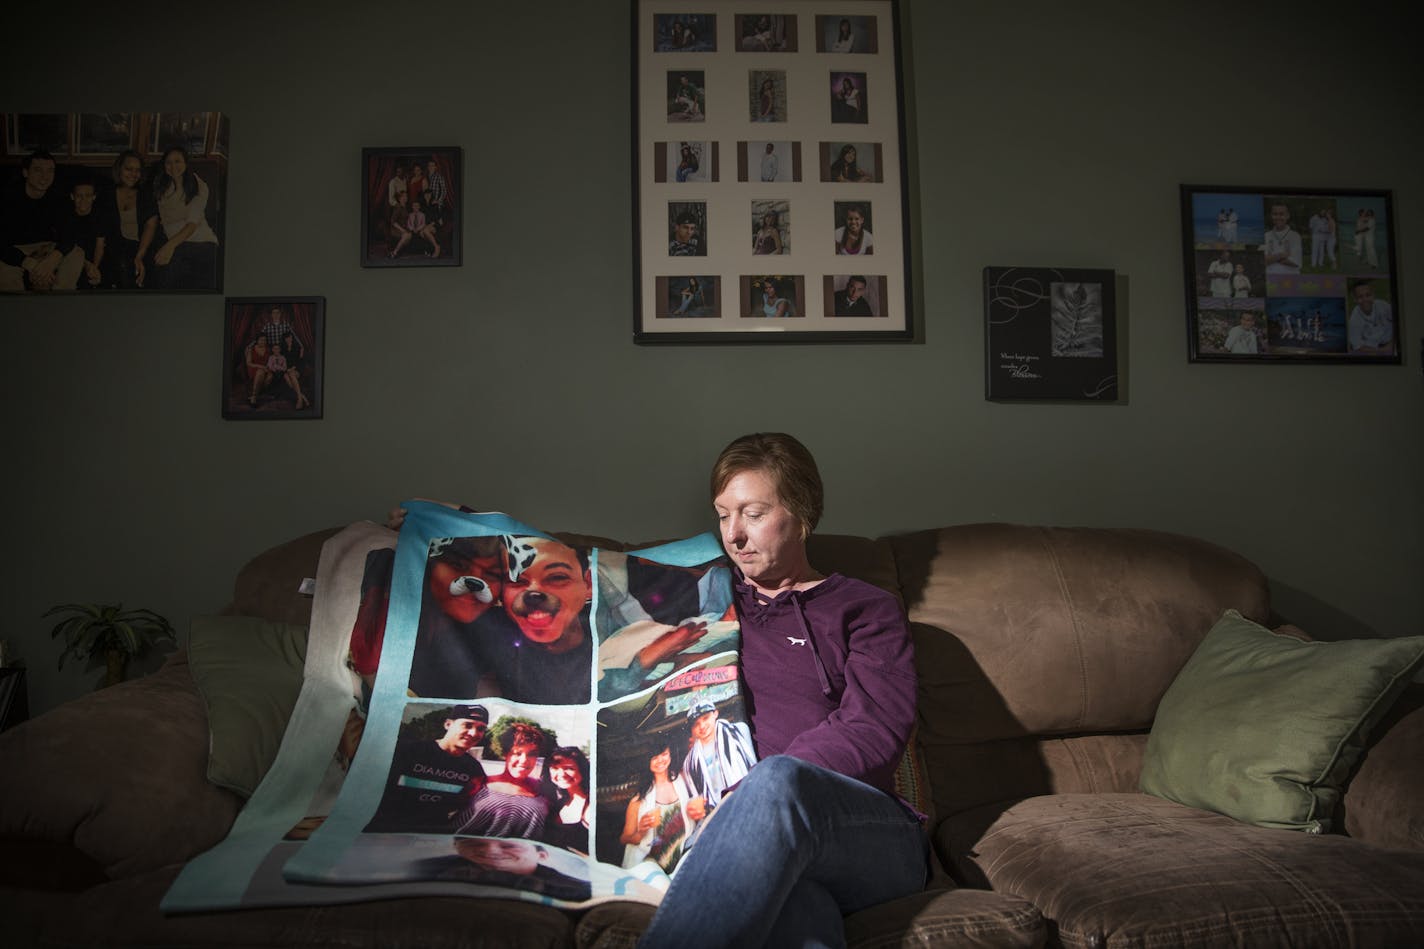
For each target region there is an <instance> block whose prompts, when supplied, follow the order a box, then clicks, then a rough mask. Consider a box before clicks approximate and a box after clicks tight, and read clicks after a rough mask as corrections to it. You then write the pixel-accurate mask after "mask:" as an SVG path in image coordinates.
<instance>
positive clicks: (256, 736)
mask: <svg viewBox="0 0 1424 949" xmlns="http://www.w3.org/2000/svg"><path fill="white" fill-rule="evenodd" d="M306 653H307V628H306V627H305V626H292V625H289V624H287V623H273V622H269V621H268V620H265V619H259V618H257V617H255V616H196V617H194V618H193V625H192V628H191V631H190V633H189V637H188V664H189V667H190V668H191V670H192V673H193V681H194V682H196V683H197V684H198V691H199V692H200V693H201V694H202V696H203V703H204V704H205V705H206V706H207V710H208V735H209V738H208V780H209V781H211V782H212V783H214V784H216V785H218V786H219V787H225V788H230V789H232V790H233V791H236V792H237V793H239V794H241V795H243V796H245V797H250V796H251V795H252V792H253V791H254V790H256V788H257V785H258V783H259V782H261V780H262V777H263V775H265V774H266V773H267V769H268V768H270V767H271V766H272V761H273V759H275V758H276V757H277V749H278V748H279V747H280V746H281V744H282V734H283V733H284V732H285V731H286V730H287V719H289V718H291V716H292V708H293V706H295V705H296V704H297V695H298V693H300V692H301V689H302V668H303V666H304V665H305V663H306Z"/></svg>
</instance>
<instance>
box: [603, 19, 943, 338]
mask: <svg viewBox="0 0 1424 949" xmlns="http://www.w3.org/2000/svg"><path fill="white" fill-rule="evenodd" d="M629 2H630V5H631V7H632V11H633V33H634V35H633V43H632V49H633V51H634V52H633V136H634V155H635V159H634V178H635V187H634V196H633V200H634V208H633V214H634V228H633V231H634V235H633V242H634V275H633V279H634V283H635V286H636V306H635V309H634V314H633V340H634V342H636V343H646V344H654V343H670V344H675V343H733V342H735V343H746V344H751V345H761V344H765V343H775V342H789V343H808V342H870V341H881V340H885V341H907V340H912V339H914V336H915V330H914V326H915V320H914V301H913V298H912V293H911V288H912V286H913V280H912V266H913V264H912V261H913V254H912V248H911V235H912V234H913V232H914V229H913V227H912V226H911V218H910V215H911V213H912V208H911V205H910V201H909V187H910V183H909V176H908V163H907V148H906V134H905V108H904V102H903V95H902V90H903V88H904V82H903V75H902V66H901V55H900V54H901V48H902V47H901V39H902V38H901V21H900V13H901V10H900V3H901V0H837V2H836V3H834V4H827V5H823V6H822V7H821V8H820V9H819V10H818V9H817V8H816V7H814V6H813V5H810V4H805V3H792V4H786V5H783V6H782V7H781V8H776V7H765V8H758V7H756V6H754V5H751V4H748V3H746V2H745V0H629ZM872 101H873V102H874V108H872V107H871V103H872ZM734 162H735V166H736V167H735V169H733V167H732V164H733V163H734ZM724 163H725V164H724ZM853 257H864V258H866V260H865V261H864V262H856V263H852V262H851V261H849V260H848V259H847V258H853ZM778 270H779V271H783V272H781V273H771V274H768V273H767V271H778Z"/></svg>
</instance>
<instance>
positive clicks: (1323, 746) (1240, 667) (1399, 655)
mask: <svg viewBox="0 0 1424 949" xmlns="http://www.w3.org/2000/svg"><path fill="white" fill-rule="evenodd" d="M1421 662H1424V636H1413V637H1407V638H1401V639H1377V640H1345V641H1341V642H1302V641H1300V640H1298V639H1296V638H1294V637H1292V636H1281V635H1277V634H1276V633H1273V632H1271V631H1270V630H1268V629H1266V628H1264V627H1262V626H1259V625H1257V624H1256V623H1252V622H1250V621H1249V620H1246V619H1244V618H1242V616H1241V614H1240V613H1237V612H1236V611H1235V610H1228V611H1227V612H1226V614H1225V615H1224V616H1223V617H1222V618H1221V620H1220V621H1219V622H1218V623H1217V624H1216V625H1215V626H1214V627H1213V628H1212V630H1211V632H1210V633H1209V634H1208V635H1207V637H1206V639H1204V640H1203V641H1202V643H1201V645H1200V646H1199V647H1198V648H1197V650H1196V652H1195V653H1194V654H1193V655H1192V657H1191V659H1190V660H1188V662H1187V664H1186V666H1185V667H1184V668H1183V669H1182V671H1181V673H1180V674H1179V675H1178V676H1177V678H1176V681H1175V682H1173V683H1172V687H1171V688H1169V689H1168V690H1167V694H1166V695H1164V696H1163V697H1162V704H1161V706H1160V707H1159V708H1158V710H1157V720H1156V722H1155V723H1154V724H1153V726H1152V736H1151V738H1149V739H1148V742H1147V753H1146V757H1145V759H1144V760H1143V764H1142V790H1144V791H1146V792H1148V793H1149V794H1156V795H1158V796H1160V797H1165V798H1167V799H1168V800H1172V801H1176V802H1177V803H1179V804H1186V805H1187V806H1189V807H1201V808H1205V809H1207V810H1212V811H1217V812H1218V813H1221V814H1227V815H1229V816H1231V817H1235V818H1237V819H1238V820H1243V821H1249V822H1251V823H1253V824H1260V825H1261V826H1263V827H1284V828H1289V829H1295V830H1305V831H1309V832H1312V833H1319V832H1321V831H1326V830H1329V829H1330V822H1331V819H1332V815H1333V813H1334V810H1335V804H1336V802H1337V801H1338V800H1339V797H1340V789H1341V787H1342V786H1343V785H1344V783H1345V780H1346V778H1347V777H1348V776H1349V774H1350V771H1351V770H1352V769H1353V768H1354V766H1355V764H1356V762H1357V761H1359V757H1360V753H1361V752H1362V751H1363V749H1364V744H1365V739H1366V737H1367V735H1368V733H1369V730H1370V727H1371V726H1372V725H1373V724H1374V723H1375V722H1377V721H1379V719H1380V718H1382V717H1383V716H1384V714H1385V713H1386V712H1388V711H1389V707H1390V705H1391V704H1393V702H1394V699H1395V698H1397V697H1398V695H1399V693H1400V692H1402V691H1404V688H1405V686H1407V685H1408V684H1409V681H1410V679H1411V677H1412V676H1413V674H1414V670H1415V669H1417V668H1418V667H1419V664H1420V663H1421Z"/></svg>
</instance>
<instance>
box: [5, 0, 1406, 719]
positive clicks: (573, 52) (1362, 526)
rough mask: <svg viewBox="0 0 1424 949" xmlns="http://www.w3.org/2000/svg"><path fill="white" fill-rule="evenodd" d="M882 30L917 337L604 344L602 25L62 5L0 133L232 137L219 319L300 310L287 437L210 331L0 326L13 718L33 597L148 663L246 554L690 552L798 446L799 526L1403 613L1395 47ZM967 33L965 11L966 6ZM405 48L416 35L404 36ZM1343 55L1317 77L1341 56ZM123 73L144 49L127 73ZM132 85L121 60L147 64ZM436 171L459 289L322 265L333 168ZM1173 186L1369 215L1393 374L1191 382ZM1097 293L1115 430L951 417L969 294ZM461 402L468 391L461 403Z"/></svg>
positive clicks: (622, 191) (609, 239)
mask: <svg viewBox="0 0 1424 949" xmlns="http://www.w3.org/2000/svg"><path fill="white" fill-rule="evenodd" d="M990 6H991V5H989V4H968V3H945V2H938V0H936V2H930V0H913V2H910V3H909V4H908V9H907V11H906V13H907V16H906V20H907V26H908V30H909V40H908V44H909V49H908V50H907V51H906V59H907V61H908V63H909V70H910V71H909V74H908V77H907V78H908V85H909V87H910V97H911V125H912V136H913V141H912V143H911V154H912V157H913V158H914V161H915V166H916V167H915V173H916V197H917V199H918V207H919V217H918V226H919V232H920V240H919V258H920V263H921V266H922V271H921V272H922V274H925V275H927V276H925V277H924V280H923V283H924V286H923V290H924V293H923V296H922V299H923V305H922V313H921V314H920V319H921V322H922V326H923V342H922V343H921V344H913V345H911V344H892V345H860V346H833V345H820V346H796V347H750V348H749V347H739V346H690V347H660V348H641V347H636V346H634V345H633V344H632V342H631V332H630V328H631V319H630V315H629V312H630V311H629V308H630V305H631V300H632V290H631V287H630V273H631V241H630V237H629V234H628V221H629V207H630V201H631V198H632V194H631V186H630V175H629V167H628V166H629V160H630V155H631V144H630V143H631V126H630V120H629V95H628V84H629V79H630V67H629V56H628V42H629V39H628V26H629V24H628V16H627V13H626V11H627V7H626V5H625V4H623V3H621V2H617V3H614V2H609V3H598V4H594V3H586V2H574V0H544V2H540V3H523V4H496V5H489V4H484V3H469V2H444V0H431V2H428V3H425V4H423V5H419V6H411V7H406V8H403V9H404V10H405V11H406V15H405V16H403V17H398V18H394V19H393V18H392V17H391V15H390V12H389V11H390V10H391V7H390V5H389V4H385V3H380V4H378V3H371V2H366V0H359V2H346V3H341V4H315V3H307V4H293V3H283V4H276V3H244V4H231V3H228V4H221V5H215V4H207V3H201V2H200V3H194V4H188V5H180V6H178V7H175V8H172V10H171V13H170V12H169V11H165V12H164V14H163V16H162V17H161V18H160V17H159V16H158V15H157V14H151V13H148V12H146V11H144V12H142V13H140V14H139V15H135V14H134V13H133V12H132V11H131V8H127V7H119V6H116V5H114V4H112V3H103V4H100V3H93V2H89V0H85V2H83V3H80V4H73V5H70V6H69V7H67V8H66V9H69V10H77V11H80V12H82V14H83V15H75V16H71V17H70V18H69V19H70V21H71V22H72V23H76V24H82V26H83V28H82V29H59V28H56V29H53V30H50V31H48V32H47V33H44V34H31V35H27V36H26V37H25V38H24V39H23V41H21V40H20V39H19V38H18V37H11V38H10V40H9V42H8V43H7V46H8V47H9V48H8V49H7V50H6V56H5V58H4V59H5V62H4V65H3V67H0V68H3V70H4V76H3V86H0V88H3V89H4V90H5V91H4V95H5V97H6V99H7V101H6V102H4V103H0V106H3V107H4V109H5V110H6V111H26V112H65V111H72V110H81V109H82V110H101V109H154V110H158V109H220V110H222V111H224V112H227V113H229V114H230V115H231V118H232V150H233V154H232V172H231V177H230V184H229V198H230V208H231V213H230V216H229V219H228V229H227V271H226V273H227V283H226V288H225V290H226V292H227V293H228V294H230V295H234V296H240V295H258V294H268V295H301V294H320V295H324V296H325V297H326V298H327V307H328V309H327V313H328V327H327V335H326V340H327V384H326V392H325V395H326V417H325V419H323V420H322V421H319V422H269V423H254V424H243V423H235V422H224V421H223V420H222V419H221V418H220V417H219V414H218V404H217V402H218V397H217V391H218V377H219V372H220V368H219V367H220V362H221V348H222V343H221V326H222V315H223V304H222V299H221V298H220V297H216V296H185V297H178V298H173V297H163V298H159V297H152V296H134V297H127V298H120V299H114V298H110V297H105V298H103V299H34V298H22V299H15V298H10V299H4V300H0V307H3V321H4V323H3V325H4V327H5V330H6V334H7V341H6V344H5V346H4V351H5V353H6V355H7V357H8V358H7V359H6V360H5V362H6V368H5V370H4V372H3V373H0V379H3V382H0V386H3V389H0V392H3V404H4V406H5V409H4V411H5V418H6V421H7V424H6V432H7V439H6V440H7V442H8V446H7V447H8V451H7V454H8V456H9V458H10V464H9V466H8V467H9V468H11V469H12V472H13V473H12V476H11V478H10V479H8V480H9V483H10V484H11V485H12V486H13V487H12V488H11V495H10V498H11V500H10V505H9V506H10V511H9V515H8V518H7V521H8V530H7V534H8V543H6V544H5V545H4V553H3V555H0V556H3V558H4V562H3V569H0V577H3V578H4V580H3V583H4V596H3V600H0V602H3V606H0V611H3V621H2V622H0V637H5V638H8V639H9V640H11V643H12V645H13V646H15V647H17V648H18V649H19V651H20V653H21V655H22V656H23V658H24V659H25V660H27V662H28V665H29V666H30V668H31V683H30V684H31V699H32V703H33V705H34V706H35V707H37V708H38V709H44V708H47V707H49V706H52V705H54V704H56V703H58V702H60V701H63V700H65V699H67V698H70V697H73V696H75V695H77V694H80V693H82V692H83V691H85V690H87V689H88V688H90V687H91V686H92V684H93V683H94V682H95V681H96V680H97V677H98V676H97V673H96V672H93V671H88V672H85V671H83V670H80V669H77V668H74V667H70V666H66V668H65V670H64V671H63V672H62V673H58V674H57V673H56V672H55V670H54V658H55V656H56V650H55V648H54V646H53V644H52V643H51V642H50V641H49V639H48V636H47V630H48V627H49V622H48V621H45V620H41V619H40V614H41V613H42V612H43V611H44V609H45V608H46V607H48V606H50V605H51V604H54V603H60V602H69V601H75V600H122V601H123V602H124V603H126V604H128V605H130V606H138V605H143V606H149V607H152V608H155V609H157V610H159V611H161V612H163V613H165V614H167V615H169V616H170V617H172V618H173V619H174V620H175V621H176V622H177V623H178V624H179V625H180V626H182V627H184V628H186V626H187V622H188V620H189V618H190V617H191V616H193V615H195V614H200V613H204V612H210V611H214V610H216V609H218V608H219V607H221V606H222V604H223V603H224V602H225V601H226V598H227V596H228V593H229V590H230V587H231V582H232V578H233V575H234V573H235V572H236V570H237V569H238V567H239V566H240V565H241V564H242V563H243V562H244V561H245V560H246V559H247V558H249V557H250V556H252V555H253V554H255V553H256V552H258V551H260V550H262V549H263V548H265V547H267V546H270V545H272V544H274V543H277V542H280V541H282V540H285V539H287V538H290V537H293V536H296V535H298V534H300V533H304V532H306V531H309V530H313V529H317V528H320V527H323V526H327V525H333V524H338V523H345V522H349V521H352V520H355V519H360V518H367V517H369V518H379V517H380V516H381V515H382V514H383V512H384V511H385V510H386V509H387V508H388V507H390V506H391V505H392V504H393V503H394V502H395V501H397V500H399V499H401V498H403V497H407V496H412V495H423V496H434V497H445V498H452V499H461V500H466V501H468V502H470V503H472V504H475V505H477V506H482V507H490V508H498V509H503V510H507V511H509V512H511V513H514V514H516V515H518V516H520V517H522V518H524V519H526V520H528V521H530V522H532V523H534V524H537V525H541V526H545V527H547V528H549V529H571V530H583V531H588V532H597V533H604V534H611V535H615V536H621V537H625V538H628V539H640V538H653V537H666V536H673V535H679V534H683V533H689V532H692V531H693V530H695V529H700V528H702V527H705V526H708V521H709V519H708V517H707V516H706V515H707V503H706V496H705V487H704V484H705V480H704V479H705V471H706V468H707V466H708V464H709V463H710V461H711V459H712V457H713V456H714V455H715V453H716V451H717V450H718V449H719V448H720V447H721V446H722V445H723V444H724V443H725V442H726V441H727V440H729V439H730V438H731V437H733V436H735V435H737V434H739V433H741V432H743V431H747V430H759V429H785V430H790V431H793V432H796V433H798V434H799V435H800V437H801V438H803V439H804V440H805V441H806V442H807V443H808V444H809V445H810V446H811V448H812V449H813V451H815V453H816V454H817V456H818V458H819V459H820V461H821V465H822V468H823V471H824V474H825V477H826V480H827V482H828V485H829V489H830V491H829V500H828V504H827V514H826V519H825V522H824V524H823V525H822V526H823V529H825V530H828V531H831V532H853V533H871V534H879V533H889V532H896V531H904V530H908V529H913V528H917V527H928V526H937V525H942V524H950V523H959V522H969V521H978V520H1007V521H1019V522H1029V523H1052V524H1089V525H1114V526H1117V525H1120V526H1139V527H1152V528H1161V529H1167V530H1175V531H1181V532H1185V533H1189V534H1194V535H1197V536H1201V537H1206V538H1209V539H1211V540H1214V541H1217V542H1219V543H1222V544H1225V545H1227V546H1229V547H1232V548H1234V549H1236V550H1238V551H1240V552H1241V553H1243V554H1245V555H1246V556H1248V557H1250V558H1252V559H1253V560H1255V561H1256V562H1257V563H1259V564H1260V565H1261V566H1262V568H1263V569H1264V570H1265V571H1266V572H1267V574H1268V575H1269V576H1270V577H1271V578H1272V581H1273V585H1274V588H1275V591H1276V601H1277V606H1278V608H1279V609H1280V610H1281V612H1282V613H1284V614H1285V615H1287V616H1288V617H1290V618H1292V619H1295V620H1296V621H1298V622H1300V623H1302V624H1303V625H1305V626H1307V627H1308V628H1309V629H1310V630H1311V631H1312V632H1314V633H1316V634H1317V635H1321V636H1324V637H1331V638H1333V637H1339V636H1342V635H1400V634H1405V633H1417V632H1419V631H1420V629H1421V626H1424V623H1421V620H1424V584H1421V583H1420V582H1419V578H1420V572H1421V570H1420V568H1421V565H1424V552H1421V528H1424V512H1421V500H1424V492H1421V485H1424V477H1422V476H1424V454H1421V438H1420V434H1421V421H1424V410H1422V409H1421V394H1422V393H1421V377H1420V372H1419V368H1420V367H1419V364H1418V360H1417V353H1418V345H1419V344H1418V336H1417V329H1418V326H1419V325H1420V323H1419V320H1420V316H1419V310H1418V307H1417V305H1414V303H1413V301H1414V300H1415V299H1417V298H1418V297H1417V295H1418V294H1424V266H1421V263H1420V258H1419V255H1418V253H1417V251H1414V250H1412V248H1414V247H1417V245H1415V244H1414V243H1413V242H1414V241H1415V240H1417V239H1418V234H1419V232H1420V221H1424V193H1421V183H1422V182H1421V172H1420V167H1421V166H1420V155H1421V154H1424V134H1421V120H1420V111H1419V108H1418V106H1419V102H1418V94H1419V90H1420V88H1421V84H1420V81H1419V80H1420V71H1419V67H1418V66H1417V62H1418V58H1417V50H1416V48H1415V44H1414V41H1413V38H1412V36H1411V34H1409V33H1408V32H1407V31H1405V30H1403V29H1401V28H1400V24H1399V23H1398V22H1397V20H1396V19H1395V18H1394V17H1393V15H1392V14H1388V15H1387V11H1386V10H1385V8H1384V7H1371V6H1365V7H1359V8H1352V9H1351V10H1350V11H1349V13H1348V17H1349V18H1350V29H1349V30H1348V31H1345V30H1343V29H1342V23H1341V21H1340V17H1341V16H1342V14H1341V12H1340V7H1339V6H1338V5H1335V4H1330V5H1327V4H1324V3H1316V2H1302V3H1296V4H1293V5H1292V6H1291V7H1290V11H1289V18H1288V19H1286V18H1279V19H1278V18H1275V17H1274V15H1272V16H1271V17H1268V16H1267V15H1266V14H1264V13H1257V12H1255V11H1254V10H1253V9H1251V7H1252V5H1248V4H1238V3H1199V4H1192V5H1190V6H1180V5H1174V6H1175V7H1176V8H1175V9H1174V10H1172V11H1169V12H1156V13H1152V12H1148V11H1147V10H1146V8H1145V7H1144V5H1142V4H1139V3H1129V2H1097V3H1088V4H1063V3H1057V2H1053V3H1050V2H1032V3H1017V4H1005V5H998V6H997V7H996V8H995V9H993V10H990V9H989V7H990ZM975 8H983V9H975ZM420 24H423V25H425V26H426V27H428V28H429V29H430V31H431V32H430V39H429V40H428V41H423V40H420V39H419V38H417V37H414V36H410V35H408V33H406V32H403V30H406V29H409V28H412V27H414V26H416V25H420ZM1346 32H1348V33H1349V34H1350V35H1351V36H1354V37H1356V38H1357V39H1359V40H1360V42H1359V43H1355V42H1353V41H1352V42H1346V41H1345V40H1346V36H1345V33H1346ZM158 50H163V52H162V53H161V54H160V53H158V52H157V51H158ZM145 51H152V52H145ZM411 144H417V145H420V144H440V145H443V144H459V145H462V146H463V147H464V149H465V170H466V176H467V182H468V185H469V187H468V189H467V190H468V192H469V193H468V195H467V197H466V200H465V210H466V214H467V217H466V230H465V240H466V251H465V263H464V266H463V267H460V268H450V269H426V270H408V271H399V272H390V271H372V270H363V269H361V268H360V267H358V266H357V262H356V243H357V221H358V216H359V201H358V193H359V183H358V166H359V160H358V159H359V153H360V149H361V148H362V146H377V145H411ZM1182 182H1198V183H1213V184H1215V183H1240V184H1280V185H1286V186H1289V185H1299V186H1309V185H1326V186H1360V187H1387V188H1391V189H1393V190H1394V198H1395V211H1396V216H1397V218H1398V230H1397V240H1398V248H1399V259H1400V261H1401V266H1402V275H1401V276H1402V279H1401V282H1402V286H1403V295H1402V299H1403V301H1404V302H1405V304H1406V306H1405V309H1404V317H1405V320H1406V323H1407V328H1408V329H1409V331H1410V333H1411V334H1413V335H1410V336H1408V337H1407V338H1406V347H1405V348H1406V353H1407V359H1408V363H1409V364H1408V365H1405V366H1400V367H1378V366H1315V365H1298V366H1249V365H1237V366H1222V365H1190V364H1188V362H1187V357H1186V341H1185V331H1184V326H1183V300H1182V298H1183V286H1182V273H1181V248H1180V240H1179V237H1178V231H1179V222H1178V218H1179V215H1178V204H1177V186H1178V184H1180V183H1182ZM988 264H994V265H1016V264H1023V265H1059V266H1069V267H1075V266H1077V267H1111V268H1114V269H1116V270H1117V272H1118V273H1119V275H1120V283H1121V286H1120V288H1119V290H1120V293H1119V300H1120V307H1121V317H1122V319H1123V321H1124V324H1125V325H1124V331H1123V332H1124V337H1125V346H1124V347H1123V350H1122V352H1123V354H1124V355H1123V365H1124V369H1125V372H1126V375H1127V379H1128V387H1127V400H1126V402H1125V403H1124V404H1121V405H1115V406H1094V405H1086V406H1084V405H1071V404H1054V405H996V404H991V403H988V402H986V401H984V397H983V386H984V382H983V368H982V367H983V326H982V322H983V321H982V308H981V294H980V272H981V269H982V268H983V267H984V266H985V265H988ZM481 368H485V369H489V370H490V371H489V372H487V373H485V374H483V375H482V374H481V373H480V372H479V370H480V369H481Z"/></svg>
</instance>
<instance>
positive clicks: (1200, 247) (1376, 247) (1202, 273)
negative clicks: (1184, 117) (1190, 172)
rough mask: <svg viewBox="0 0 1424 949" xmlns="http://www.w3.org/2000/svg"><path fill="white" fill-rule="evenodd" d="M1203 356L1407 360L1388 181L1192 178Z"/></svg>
mask: <svg viewBox="0 0 1424 949" xmlns="http://www.w3.org/2000/svg"><path fill="white" fill-rule="evenodd" d="M1181 205H1182V249H1183V256H1184V262H1183V270H1184V274H1185V289H1186V303H1187V347H1188V352H1189V354H1190V356H1189V358H1190V360H1191V361H1192V362H1250V363H1263V362H1275V363H1322V362H1333V363H1376V364H1387V365H1388V364H1399V363H1400V362H1401V361H1402V348H1401V340H1402V337H1403V330H1404V326H1403V308H1402V307H1401V305H1400V296H1399V270H1398V268H1397V267H1396V265H1395V254H1394V248H1395V239H1394V234H1395V229H1394V208H1393V202H1392V200H1391V193H1390V192H1389V191H1385V190H1362V189H1347V188H1285V187H1243V186H1236V185H1182V186H1181Z"/></svg>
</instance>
